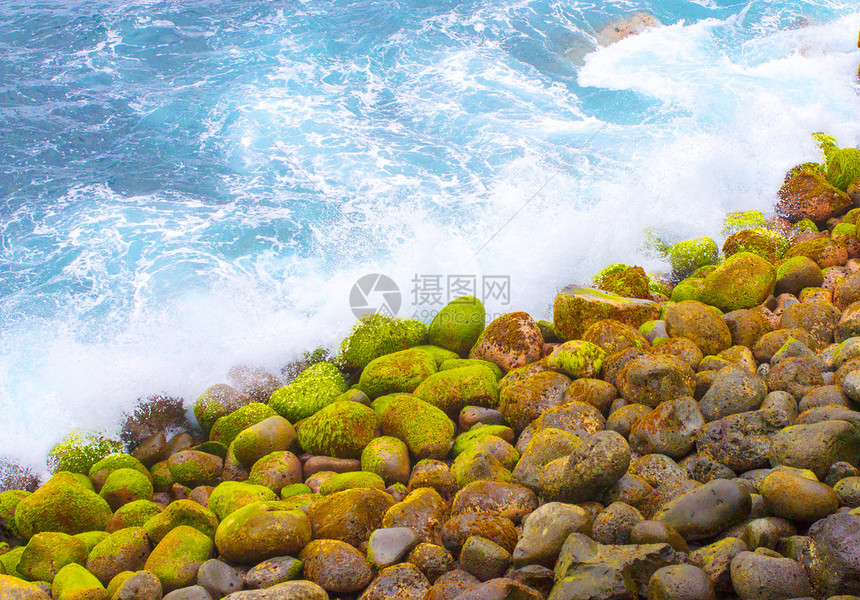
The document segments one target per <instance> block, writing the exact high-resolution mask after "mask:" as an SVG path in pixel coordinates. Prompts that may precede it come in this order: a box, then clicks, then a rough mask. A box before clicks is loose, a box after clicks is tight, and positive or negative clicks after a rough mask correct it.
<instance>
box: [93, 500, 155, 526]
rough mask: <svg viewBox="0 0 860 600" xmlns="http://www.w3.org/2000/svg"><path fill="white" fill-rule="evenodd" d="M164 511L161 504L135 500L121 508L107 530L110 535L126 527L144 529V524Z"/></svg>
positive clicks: (112, 518) (114, 515)
mask: <svg viewBox="0 0 860 600" xmlns="http://www.w3.org/2000/svg"><path fill="white" fill-rule="evenodd" d="M163 510H164V507H163V506H162V505H161V504H158V503H156V502H152V501H151V500H135V501H134V502H129V503H128V504H125V505H123V506H121V507H120V508H119V509H118V510H117V511H116V512H115V513H114V514H113V517H111V520H110V521H108V524H107V527H106V528H105V529H106V530H107V532H108V533H113V532H115V531H119V530H120V529H125V528H126V527H143V524H144V523H146V522H147V521H149V520H150V519H151V518H152V517H154V516H155V515H157V514H158V513H160V512H161V511H163Z"/></svg>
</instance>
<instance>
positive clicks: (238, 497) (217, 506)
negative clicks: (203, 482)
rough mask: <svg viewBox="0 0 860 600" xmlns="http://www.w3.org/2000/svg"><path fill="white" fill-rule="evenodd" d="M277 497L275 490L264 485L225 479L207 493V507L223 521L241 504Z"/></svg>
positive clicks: (240, 506)
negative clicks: (210, 492)
mask: <svg viewBox="0 0 860 600" xmlns="http://www.w3.org/2000/svg"><path fill="white" fill-rule="evenodd" d="M277 499H278V497H277V495H276V494H275V492H273V491H272V490H270V489H269V488H267V487H266V486H264V485H254V484H251V483H246V482H244V481H225V482H223V483H219V484H218V486H217V487H216V488H215V489H214V490H212V494H210V495H209V508H210V510H211V511H212V512H214V513H215V514H216V515H217V516H218V518H219V519H220V520H222V521H223V520H224V519H225V518H227V515H229V514H230V513H232V512H233V511H236V510H238V509H240V508H242V507H243V506H248V505H249V504H254V503H255V502H265V501H271V500H277Z"/></svg>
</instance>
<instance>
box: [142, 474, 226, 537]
mask: <svg viewBox="0 0 860 600" xmlns="http://www.w3.org/2000/svg"><path fill="white" fill-rule="evenodd" d="M221 485H223V484H221ZM219 487H220V486H219ZM216 489H217V488H216ZM213 493H214V492H213ZM183 525H184V526H186V527H191V528H193V529H196V530H197V531H199V532H201V533H202V534H204V535H207V536H209V537H214V536H215V530H216V529H217V528H218V517H217V516H216V514H215V512H214V511H212V510H210V509H208V508H206V507H205V506H202V505H201V504H198V503H196V502H194V501H192V500H176V501H174V502H171V503H170V504H169V505H168V506H167V508H165V509H164V510H163V511H161V512H160V513H158V514H157V515H155V516H154V517H152V518H151V519H150V520H149V521H147V522H146V523H145V524H144V525H143V530H144V531H146V535H147V536H149V539H150V540H152V543H153V544H157V543H159V542H160V541H161V540H163V539H164V538H165V536H166V535H167V534H168V533H169V532H171V531H173V530H174V529H176V528H177V527H179V526H183Z"/></svg>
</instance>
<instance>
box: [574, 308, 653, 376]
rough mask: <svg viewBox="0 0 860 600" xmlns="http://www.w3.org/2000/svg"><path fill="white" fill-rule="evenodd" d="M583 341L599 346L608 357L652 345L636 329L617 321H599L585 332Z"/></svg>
mask: <svg viewBox="0 0 860 600" xmlns="http://www.w3.org/2000/svg"><path fill="white" fill-rule="evenodd" d="M654 322H655V323H656V322H657V321H654ZM582 339H583V340H584V341H586V342H589V343H591V344H594V345H595V346H598V347H599V348H600V349H601V350H603V352H605V353H606V354H607V355H608V354H614V353H615V352H619V351H621V350H625V349H627V348H647V347H648V346H650V345H651V344H650V342H649V341H648V340H647V339H645V336H644V335H642V334H641V333H639V331H637V330H636V329H635V328H633V327H631V326H630V325H627V324H626V323H622V322H620V321H616V320H615V319H604V320H603V321H598V322H597V323H595V324H594V325H592V326H591V327H589V328H588V329H586V330H585V332H584V333H583V334H582ZM578 377H581V376H578Z"/></svg>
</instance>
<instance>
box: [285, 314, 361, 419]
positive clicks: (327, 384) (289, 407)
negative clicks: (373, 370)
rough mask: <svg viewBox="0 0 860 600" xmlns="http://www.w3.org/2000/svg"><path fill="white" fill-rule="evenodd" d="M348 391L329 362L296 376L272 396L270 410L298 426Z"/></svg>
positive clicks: (339, 374)
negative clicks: (298, 423)
mask: <svg viewBox="0 0 860 600" xmlns="http://www.w3.org/2000/svg"><path fill="white" fill-rule="evenodd" d="M359 324H360V323H359ZM345 342H346V340H345ZM351 358H355V357H351ZM347 387H348V386H347V383H346V380H345V379H344V377H343V375H342V374H341V372H340V371H339V370H338V369H337V367H335V366H334V365H333V364H331V363H328V362H319V363H316V364H314V365H311V366H310V367H308V368H307V369H305V370H304V371H302V372H301V373H299V374H298V375H296V377H295V379H293V381H292V382H290V383H289V384H287V385H285V386H283V387H279V388H278V389H276V390H275V391H274V392H272V397H271V398H270V399H269V406H271V407H272V408H273V409H274V410H275V411H276V412H277V413H278V414H279V415H280V416H282V417H284V418H285V419H287V420H288V421H290V423H297V422H298V421H301V420H302V419H307V418H308V417H310V416H312V415H313V414H315V413H316V412H317V411H319V410H321V409H323V408H325V407H326V406H328V405H329V404H331V403H332V402H334V401H335V399H336V398H337V397H338V396H339V395H340V394H342V393H344V392H345V391H346V390H347Z"/></svg>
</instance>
